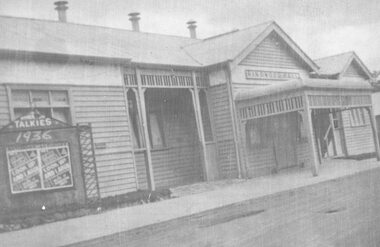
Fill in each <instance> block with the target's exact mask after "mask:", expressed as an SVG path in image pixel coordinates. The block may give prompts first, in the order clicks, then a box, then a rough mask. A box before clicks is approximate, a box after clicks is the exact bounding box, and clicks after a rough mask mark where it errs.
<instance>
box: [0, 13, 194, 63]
mask: <svg viewBox="0 0 380 247" xmlns="http://www.w3.org/2000/svg"><path fill="white" fill-rule="evenodd" d="M0 30H1V35H0V50H6V51H17V52H20V51H26V52H37V53H47V54H59V55H72V56H88V57H102V58H104V57H106V58H122V59H132V61H133V62H135V63H149V64H165V65H178V66H199V64H197V63H196V62H195V61H194V60H193V59H192V58H191V57H189V56H188V55H187V54H186V53H185V52H184V51H182V49H181V48H180V47H181V46H184V45H187V44H191V43H193V42H197V40H196V39H190V38H185V37H176V36H170V35H159V34H151V33H144V32H133V31H129V30H122V29H114V28H105V27H99V26H88V25H81V24H72V23H62V22H58V21H47V20H35V19H27V18H14V17H4V16H0Z"/></svg>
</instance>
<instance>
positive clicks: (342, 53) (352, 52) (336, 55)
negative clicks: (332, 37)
mask: <svg viewBox="0 0 380 247" xmlns="http://www.w3.org/2000/svg"><path fill="white" fill-rule="evenodd" d="M349 53H351V54H355V51H346V52H341V53H338V54H334V55H330V56H326V57H320V58H315V59H314V61H317V60H322V59H327V58H332V57H338V56H342V55H345V54H349Z"/></svg>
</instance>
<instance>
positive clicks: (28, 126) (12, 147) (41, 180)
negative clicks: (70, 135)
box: [1, 110, 74, 194]
mask: <svg viewBox="0 0 380 247" xmlns="http://www.w3.org/2000/svg"><path fill="white" fill-rule="evenodd" d="M67 127H70V126H69V125H67V124H66V123H63V122H60V121H59V120H56V119H52V118H49V117H46V116H44V115H42V114H40V113H39V112H38V111H36V110H33V111H31V112H29V113H28V114H26V115H24V116H22V117H19V118H17V119H16V120H15V121H13V122H11V123H10V124H8V125H7V126H5V127H4V128H3V129H2V130H1V131H2V132H3V135H2V136H3V138H6V139H7V141H6V143H7V148H6V149H5V154H6V160H7V163H8V172H9V183H10V188H11V192H12V193H13V194H17V193H24V192H32V191H43V190H52V189H60V188H67V187H72V186H73V185H74V184H73V173H72V166H71V158H70V148H69V147H70V145H69V143H68V142H67V141H63V140H64V138H65V137H64V136H63V135H64V134H63V132H62V130H63V129H65V128H66V129H67ZM61 132H62V133H61Z"/></svg>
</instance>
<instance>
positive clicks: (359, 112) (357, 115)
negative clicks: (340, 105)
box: [349, 108, 367, 127]
mask: <svg viewBox="0 0 380 247" xmlns="http://www.w3.org/2000/svg"><path fill="white" fill-rule="evenodd" d="M349 114H350V123H351V127H357V126H363V125H366V124H367V123H366V118H365V112H364V109H363V108H356V109H351V110H350V111H349Z"/></svg>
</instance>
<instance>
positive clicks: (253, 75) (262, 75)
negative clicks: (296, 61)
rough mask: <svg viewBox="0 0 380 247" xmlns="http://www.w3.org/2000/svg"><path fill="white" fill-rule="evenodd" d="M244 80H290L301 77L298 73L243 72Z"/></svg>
mask: <svg viewBox="0 0 380 247" xmlns="http://www.w3.org/2000/svg"><path fill="white" fill-rule="evenodd" d="M245 78H246V79H249V80H290V79H300V78H301V77H300V74H299V73H295V72H279V71H264V70H245Z"/></svg>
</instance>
